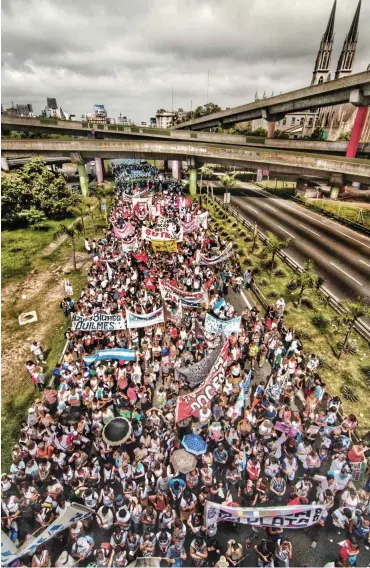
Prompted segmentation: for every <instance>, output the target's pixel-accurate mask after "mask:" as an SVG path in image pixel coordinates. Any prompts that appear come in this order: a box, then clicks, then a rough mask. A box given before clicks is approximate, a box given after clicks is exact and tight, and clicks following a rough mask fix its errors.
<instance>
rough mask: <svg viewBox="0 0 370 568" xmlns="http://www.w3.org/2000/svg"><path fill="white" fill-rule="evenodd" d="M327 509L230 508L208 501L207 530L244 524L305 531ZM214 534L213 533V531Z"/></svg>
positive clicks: (292, 506)
mask: <svg viewBox="0 0 370 568" xmlns="http://www.w3.org/2000/svg"><path fill="white" fill-rule="evenodd" d="M324 511H325V507H323V506H322V505H288V506H286V507H281V506H279V507H261V508H258V507H253V508H248V507H230V506H226V505H219V504H218V503H213V502H210V501H206V505H205V510H204V514H205V520H206V527H207V529H210V528H211V527H212V529H214V530H217V523H221V522H228V523H238V522H239V523H242V524H247V525H254V526H256V527H279V528H284V529H305V528H307V527H310V526H311V525H314V524H315V523H317V522H319V521H320V519H321V517H322V514H323V513H324ZM212 532H213V531H212Z"/></svg>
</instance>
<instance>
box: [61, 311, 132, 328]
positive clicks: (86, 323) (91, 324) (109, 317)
mask: <svg viewBox="0 0 370 568" xmlns="http://www.w3.org/2000/svg"><path fill="white" fill-rule="evenodd" d="M72 329H74V330H76V331H115V330H117V329H126V323H125V320H124V318H123V317H122V316H121V315H120V314H94V315H92V316H83V315H81V314H72Z"/></svg>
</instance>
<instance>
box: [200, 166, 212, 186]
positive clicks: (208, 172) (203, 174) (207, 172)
mask: <svg viewBox="0 0 370 568" xmlns="http://www.w3.org/2000/svg"><path fill="white" fill-rule="evenodd" d="M213 174H214V171H213V169H212V168H210V167H209V166H203V167H201V168H200V189H201V190H202V181H203V178H207V190H208V181H209V178H210V177H211V176H213Z"/></svg>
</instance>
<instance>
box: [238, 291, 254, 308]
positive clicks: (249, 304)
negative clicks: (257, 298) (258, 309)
mask: <svg viewBox="0 0 370 568" xmlns="http://www.w3.org/2000/svg"><path fill="white" fill-rule="evenodd" d="M240 294H241V296H242V298H243V300H244V302H245V303H246V304H247V307H248V309H249V310H251V309H252V308H253V306H252V304H251V303H250V301H249V300H248V298H247V296H246V295H245V294H244V292H243V290H240Z"/></svg>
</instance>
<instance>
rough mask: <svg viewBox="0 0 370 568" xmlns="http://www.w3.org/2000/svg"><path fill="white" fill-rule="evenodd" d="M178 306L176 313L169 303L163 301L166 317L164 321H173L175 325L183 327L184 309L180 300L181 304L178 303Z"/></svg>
mask: <svg viewBox="0 0 370 568" xmlns="http://www.w3.org/2000/svg"><path fill="white" fill-rule="evenodd" d="M176 305H177V310H176V312H174V311H173V310H172V309H171V308H170V306H169V304H168V302H166V301H165V300H164V301H163V316H164V321H165V322H167V321H172V322H173V323H174V324H175V325H178V326H179V325H181V322H182V318H183V309H182V302H181V300H180V302H176Z"/></svg>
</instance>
